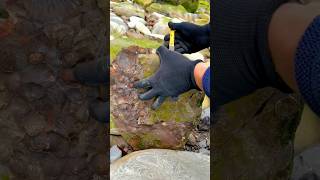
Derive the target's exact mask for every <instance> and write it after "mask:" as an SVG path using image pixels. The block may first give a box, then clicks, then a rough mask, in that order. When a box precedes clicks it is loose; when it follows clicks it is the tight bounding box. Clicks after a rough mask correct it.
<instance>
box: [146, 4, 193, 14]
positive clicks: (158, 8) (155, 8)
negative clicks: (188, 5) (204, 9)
mask: <svg viewBox="0 0 320 180" xmlns="http://www.w3.org/2000/svg"><path fill="white" fill-rule="evenodd" d="M146 10H147V11H148V12H150V13H152V12H157V13H161V14H165V15H167V16H170V17H183V15H184V14H185V13H188V11H187V10H186V9H185V8H184V7H183V6H182V5H171V4H163V3H152V4H151V5H150V6H148V7H147V8H146Z"/></svg>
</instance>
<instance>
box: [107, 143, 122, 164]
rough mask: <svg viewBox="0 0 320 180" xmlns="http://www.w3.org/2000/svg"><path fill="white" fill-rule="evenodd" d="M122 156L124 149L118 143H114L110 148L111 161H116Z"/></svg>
mask: <svg viewBox="0 0 320 180" xmlns="http://www.w3.org/2000/svg"><path fill="white" fill-rule="evenodd" d="M121 156H122V151H121V150H120V149H119V148H118V146H117V145H114V146H112V147H111V148H110V162H111V163H112V162H114V161H115V160H117V159H119V158H120V157H121Z"/></svg>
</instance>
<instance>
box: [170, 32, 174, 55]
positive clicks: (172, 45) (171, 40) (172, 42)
mask: <svg viewBox="0 0 320 180" xmlns="http://www.w3.org/2000/svg"><path fill="white" fill-rule="evenodd" d="M174 32H175V30H170V40H169V50H171V51H174Z"/></svg>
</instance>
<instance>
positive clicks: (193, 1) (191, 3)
mask: <svg viewBox="0 0 320 180" xmlns="http://www.w3.org/2000/svg"><path fill="white" fill-rule="evenodd" d="M181 5H182V6H183V7H184V8H185V9H186V10H187V11H188V12H191V13H194V12H196V11H197V9H198V7H199V0H187V1H185V2H183V3H182V4H181Z"/></svg>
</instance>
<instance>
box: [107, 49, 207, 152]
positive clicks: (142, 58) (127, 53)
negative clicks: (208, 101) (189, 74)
mask: <svg viewBox="0 0 320 180" xmlns="http://www.w3.org/2000/svg"><path fill="white" fill-rule="evenodd" d="M158 67H159V58H158V56H157V55H156V54H155V52H154V51H153V50H151V49H145V48H140V47H137V46H131V47H129V48H127V49H123V50H122V51H121V52H120V53H119V54H118V56H117V58H116V59H115V60H114V61H113V62H112V68H111V69H110V71H111V76H110V77H111V81H110V92H111V99H110V103H111V104H110V108H111V115H112V117H113V123H114V125H115V126H116V127H117V128H118V129H119V131H120V134H121V135H122V136H123V138H124V139H125V140H126V141H127V142H128V144H130V145H131V146H132V147H133V149H134V150H139V149H149V148H166V149H181V148H183V146H184V145H185V143H186V141H187V137H188V135H189V134H190V131H191V129H192V128H193V126H194V125H195V124H197V123H198V121H199V117H200V114H201V101H202V100H203V93H201V92H199V91H196V90H193V91H189V92H187V93H184V94H182V95H181V96H180V97H179V99H178V100H177V101H173V100H170V99H167V100H166V101H165V102H164V104H162V106H161V107H160V108H159V109H157V110H152V109H151V108H150V107H151V105H152V103H153V101H152V100H150V101H141V100H139V99H138V93H139V92H141V91H140V90H137V89H134V88H132V84H133V83H134V82H135V81H137V80H140V79H143V78H146V77H149V76H150V75H152V74H153V73H154V72H155V71H156V70H157V69H158Z"/></svg>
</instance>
